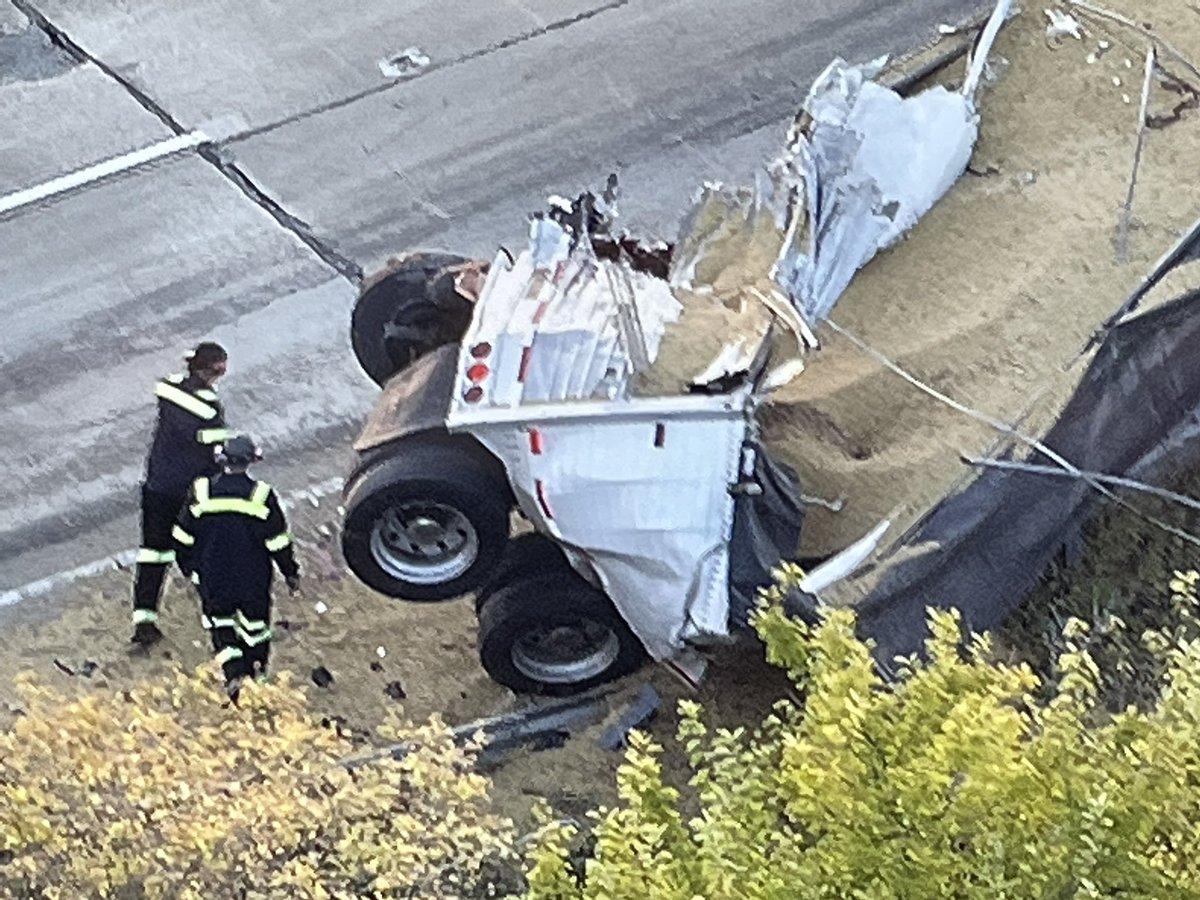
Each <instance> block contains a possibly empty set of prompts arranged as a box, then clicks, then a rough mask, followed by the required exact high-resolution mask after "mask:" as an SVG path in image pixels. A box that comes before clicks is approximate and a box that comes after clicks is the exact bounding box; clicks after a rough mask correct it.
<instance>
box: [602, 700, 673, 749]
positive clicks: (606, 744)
mask: <svg viewBox="0 0 1200 900" xmlns="http://www.w3.org/2000/svg"><path fill="white" fill-rule="evenodd" d="M661 706H662V696H661V695H660V694H659V693H658V691H656V690H655V689H654V687H653V685H649V684H646V685H642V689H641V690H640V691H638V693H637V696H635V697H634V698H633V699H632V700H631V701H629V705H628V706H627V707H626V708H625V711H624V712H623V713H622V714H621V716H620V718H618V719H617V721H616V722H614V723H613V724H612V725H610V726H609V727H608V728H606V729H604V734H602V735H600V740H599V741H598V742H597V743H598V744H599V745H600V748H601V749H602V750H620V749H621V748H622V747H624V746H625V743H626V741H627V740H628V739H629V733H630V732H631V731H635V730H637V729H638V728H641V727H642V726H643V725H646V724H647V723H649V722H650V721H651V720H652V719H653V718H654V717H655V715H657V714H658V710H659V707H661Z"/></svg>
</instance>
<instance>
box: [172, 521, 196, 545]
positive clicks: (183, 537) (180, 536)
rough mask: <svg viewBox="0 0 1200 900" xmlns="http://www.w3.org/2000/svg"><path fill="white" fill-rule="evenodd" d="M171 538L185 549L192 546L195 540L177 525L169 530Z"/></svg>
mask: <svg viewBox="0 0 1200 900" xmlns="http://www.w3.org/2000/svg"><path fill="white" fill-rule="evenodd" d="M171 537H173V538H175V540H177V541H179V543H181V544H183V546H185V547H190V546H192V544H194V543H196V539H195V538H194V537H192V536H191V535H190V534H188V533H187V532H186V531H184V530H183V529H182V528H180V527H179V526H178V525H176V526H174V527H173V528H172V529H171Z"/></svg>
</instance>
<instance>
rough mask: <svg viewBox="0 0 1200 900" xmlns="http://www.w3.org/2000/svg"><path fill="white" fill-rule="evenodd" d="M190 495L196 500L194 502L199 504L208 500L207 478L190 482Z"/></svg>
mask: <svg viewBox="0 0 1200 900" xmlns="http://www.w3.org/2000/svg"><path fill="white" fill-rule="evenodd" d="M192 495H193V496H194V497H195V498H196V501H197V502H199V503H203V502H204V501H205V500H207V499H208V479H207V478H197V479H196V480H195V481H193V482H192Z"/></svg>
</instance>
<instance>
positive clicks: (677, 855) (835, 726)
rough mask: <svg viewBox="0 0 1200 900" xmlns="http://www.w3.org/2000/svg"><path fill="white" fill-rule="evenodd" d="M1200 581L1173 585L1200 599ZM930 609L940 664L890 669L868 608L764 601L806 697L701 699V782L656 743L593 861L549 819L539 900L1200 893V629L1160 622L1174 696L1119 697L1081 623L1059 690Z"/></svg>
mask: <svg viewBox="0 0 1200 900" xmlns="http://www.w3.org/2000/svg"><path fill="white" fill-rule="evenodd" d="M1197 581H1198V576H1197V575H1196V573H1191V574H1188V575H1186V576H1184V575H1181V576H1178V577H1177V578H1176V580H1175V581H1174V582H1173V583H1172V589H1173V591H1174V592H1175V593H1176V594H1177V595H1178V599H1179V600H1180V602H1181V603H1182V604H1183V605H1184V606H1190V605H1191V604H1194V602H1195V588H1196V584H1197ZM931 623H932V638H931V640H930V641H929V642H928V645H927V650H928V657H927V661H926V662H920V661H917V660H910V661H908V662H906V663H905V665H904V666H903V667H902V672H901V674H900V677H899V679H898V680H897V681H896V682H895V683H894V684H886V683H884V682H883V681H882V680H881V679H880V677H879V676H878V674H877V673H876V670H875V668H874V667H873V665H872V662H871V657H870V650H869V648H868V647H867V646H866V645H864V644H863V643H862V642H861V641H859V640H858V639H856V637H855V636H854V630H853V624H854V623H853V617H852V616H851V615H850V614H849V613H846V612H844V611H839V612H834V613H831V614H829V615H828V616H827V617H826V618H825V619H824V621H823V622H822V624H821V625H820V626H818V627H816V628H813V629H809V628H806V627H805V626H803V625H801V624H798V623H796V622H793V621H790V620H788V619H787V618H786V617H784V616H783V615H782V613H781V612H780V610H779V608H778V605H768V606H766V607H765V608H764V609H763V610H762V611H761V612H760V613H759V615H758V617H757V622H756V627H757V629H758V631H759V633H760V635H761V636H762V637H763V638H764V640H765V642H766V646H767V652H768V655H769V657H770V659H771V660H772V661H773V662H775V663H777V664H778V665H781V666H783V667H784V668H786V669H787V670H788V671H789V673H790V674H791V676H792V677H793V679H794V680H795V683H796V687H797V689H798V690H799V692H800V694H801V696H802V700H803V702H802V703H795V702H792V701H785V702H781V703H779V704H777V706H776V707H775V712H774V714H773V715H772V716H771V717H770V718H768V719H767V721H766V722H764V723H763V724H762V725H761V727H759V728H757V729H755V730H754V731H752V732H747V731H745V730H744V729H737V730H735V731H726V730H716V731H712V732H710V731H709V729H708V728H706V726H705V724H704V720H703V716H702V713H701V710H700V709H699V708H698V707H697V706H696V705H695V704H691V703H684V704H682V705H681V713H682V720H681V723H680V726H679V734H678V737H679V740H680V742H681V743H682V745H683V748H684V749H685V751H686V754H687V756H688V759H689V765H690V770H691V772H692V775H691V778H690V782H689V784H688V785H687V786H686V787H683V789H682V791H681V790H680V789H679V788H677V787H675V786H672V785H670V784H669V783H668V781H667V779H666V778H665V777H664V774H663V769H662V765H661V761H660V754H661V752H662V748H661V747H659V746H656V745H655V744H653V743H651V742H650V741H649V740H647V739H645V738H641V739H638V740H636V741H635V742H634V743H633V744H632V747H631V750H630V752H629V754H628V757H627V760H626V762H625V763H624V765H623V766H622V768H621V770H620V774H619V788H620V803H619V805H618V806H617V808H615V809H609V810H602V811H600V812H599V813H598V814H597V817H596V824H595V830H594V835H593V838H594V849H593V851H592V855H591V857H590V858H589V859H588V860H587V861H586V862H585V863H584V865H583V870H582V873H577V872H576V871H575V870H574V868H573V867H572V866H571V864H570V861H569V858H570V846H571V832H570V831H569V830H565V829H562V828H549V829H548V831H547V833H546V834H545V835H544V837H543V839H542V841H541V843H540V845H539V846H538V847H537V848H536V850H535V852H534V854H533V861H532V865H531V868H530V872H529V879H530V887H531V891H530V896H531V898H533V900H567V898H613V900H624V898H630V897H639V898H648V900H675V898H678V900H693V898H700V897H703V898H711V900H718V898H731V900H732V898H738V900H741V898H747V900H751V898H779V900H793V898H806V897H831V898H833V897H837V898H841V897H846V898H851V897H853V898H864V900H865V898H931V900H932V898H988V900H992V898H999V897H1011V898H1075V897H1138V898H1174V897H1197V896H1200V642H1198V641H1196V640H1195V639H1192V638H1190V637H1188V636H1187V634H1186V633H1185V631H1183V630H1179V631H1177V632H1174V633H1158V634H1155V635H1150V636H1148V638H1149V639H1150V640H1151V642H1152V643H1153V644H1154V645H1155V648H1156V650H1157V652H1158V653H1159V654H1160V655H1161V658H1162V660H1163V661H1164V664H1165V676H1164V678H1165V680H1164V685H1163V689H1162V692H1161V695H1160V699H1159V702H1158V704H1157V706H1156V707H1155V708H1154V709H1152V710H1150V711H1147V712H1144V713H1143V712H1138V711H1137V710H1135V709H1132V708H1131V709H1128V710H1126V711H1124V712H1121V713H1119V714H1116V715H1113V716H1108V715H1105V714H1104V713H1103V711H1102V710H1101V709H1099V707H1098V704H1097V670H1096V667H1095V665H1094V663H1093V662H1092V660H1091V658H1090V657H1089V656H1088V654H1087V652H1086V650H1084V649H1082V646H1081V644H1080V638H1081V637H1082V635H1083V634H1084V632H1085V631H1086V628H1085V626H1084V625H1083V624H1082V623H1080V622H1078V621H1073V622H1071V623H1070V624H1069V627H1068V629H1067V646H1066V650H1065V652H1064V653H1063V654H1061V655H1060V656H1059V658H1058V660H1057V671H1056V676H1057V679H1056V680H1057V684H1056V687H1055V690H1054V692H1053V693H1052V695H1051V696H1050V697H1049V698H1045V697H1043V696H1042V695H1041V693H1039V692H1038V691H1037V688H1038V687H1039V685H1038V680H1037V678H1036V677H1035V676H1034V675H1033V673H1032V672H1031V671H1030V670H1029V669H1028V668H1027V667H1025V666H1011V665H1004V664H998V663H996V662H995V661H994V660H993V659H992V658H991V656H990V654H989V647H988V642H987V641H986V640H983V639H979V638H976V639H973V640H971V641H970V642H969V643H968V644H967V645H966V646H965V647H964V646H963V641H962V635H961V628H960V622H959V619H958V618H957V617H956V616H954V615H951V614H945V613H943V614H936V615H933V616H932V619H931Z"/></svg>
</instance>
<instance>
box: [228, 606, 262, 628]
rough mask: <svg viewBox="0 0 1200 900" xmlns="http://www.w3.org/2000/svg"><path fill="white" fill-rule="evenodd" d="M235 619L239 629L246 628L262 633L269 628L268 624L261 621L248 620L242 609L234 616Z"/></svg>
mask: <svg viewBox="0 0 1200 900" xmlns="http://www.w3.org/2000/svg"><path fill="white" fill-rule="evenodd" d="M233 617H234V618H235V619H237V624H238V627H239V628H245V629H246V630H247V631H262V630H263V629H264V628H266V627H267V623H266V622H264V621H262V620H261V619H247V618H246V616H245V614H244V613H243V612H242V611H241V610H240V609H239V610H238V611H237V612H235V613H234V614H233Z"/></svg>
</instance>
